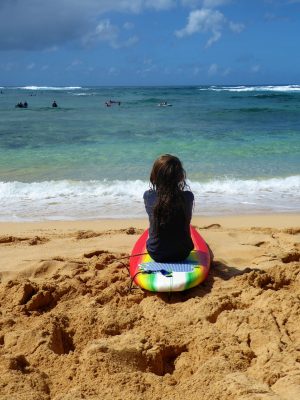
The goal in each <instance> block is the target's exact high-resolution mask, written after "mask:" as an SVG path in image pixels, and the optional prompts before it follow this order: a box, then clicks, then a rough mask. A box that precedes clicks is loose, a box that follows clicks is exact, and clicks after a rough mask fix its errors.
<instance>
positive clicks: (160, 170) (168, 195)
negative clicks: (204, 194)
mask: <svg viewBox="0 0 300 400" xmlns="http://www.w3.org/2000/svg"><path fill="white" fill-rule="evenodd" d="M150 182H151V186H152V187H151V190H148V191H146V192H145V193H144V202H145V207H146V211H147V213H148V215H149V222H150V228H149V239H148V241H147V250H148V252H149V254H150V255H151V257H152V258H153V259H154V260H155V261H158V262H171V261H181V260H184V259H185V258H186V257H187V256H188V255H189V253H190V251H191V250H192V249H193V247H194V246H193V242H192V239H191V236H190V222H191V217H192V209H193V203H194V195H193V193H192V192H190V191H186V190H184V189H185V188H186V183H185V171H184V169H183V167H182V164H181V162H180V160H179V159H178V158H177V157H174V156H171V155H169V154H165V155H163V156H161V157H159V158H158V159H157V160H156V161H155V163H154V165H153V168H152V171H151V175H150Z"/></svg>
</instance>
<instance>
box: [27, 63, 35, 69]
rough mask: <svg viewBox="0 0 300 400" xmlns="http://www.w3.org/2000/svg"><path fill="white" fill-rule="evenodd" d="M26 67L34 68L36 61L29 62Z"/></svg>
mask: <svg viewBox="0 0 300 400" xmlns="http://www.w3.org/2000/svg"><path fill="white" fill-rule="evenodd" d="M26 68H27V69H29V70H31V69H34V68H35V63H30V64H28V65H27V67H26Z"/></svg>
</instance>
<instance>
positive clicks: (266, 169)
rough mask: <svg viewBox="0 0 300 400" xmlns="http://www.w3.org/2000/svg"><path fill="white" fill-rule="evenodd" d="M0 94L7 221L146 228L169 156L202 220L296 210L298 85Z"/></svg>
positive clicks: (1, 213)
mask: <svg viewBox="0 0 300 400" xmlns="http://www.w3.org/2000/svg"><path fill="white" fill-rule="evenodd" d="M0 90H1V94H0V120H1V125H0V204H1V206H0V221H39V220H76V219H97V218H126V217H130V218H132V217H146V213H145V210H144V205H143V192H144V191H145V190H147V189H148V188H149V174H150V170H151V167H152V164H153V161H154V160H155V159H156V158H157V157H158V156H159V155H160V154H163V153H170V154H174V155H177V156H178V157H179V158H180V159H181V160H182V162H183V164H184V167H185V169H186V172H187V178H188V183H189V186H190V188H191V190H192V191H193V192H194V195H195V207H194V214H195V215H231V214H249V213H274V212H275V213H276V212H299V210H300V195H299V193H300V85H282V86H191V87H183V86H178V87H37V86H28V87H2V88H0ZM54 100H55V101H56V102H57V104H58V108H52V107H51V105H52V102H53V101H54ZM109 100H113V101H120V102H121V104H120V105H118V104H117V103H114V104H112V105H111V106H110V107H107V106H106V104H105V102H108V101H109ZM21 101H22V102H24V101H27V102H28V108H27V109H24V108H15V105H16V104H17V103H18V102H21ZM161 102H167V103H168V104H170V106H167V107H160V106H158V105H159V104H160V103H161Z"/></svg>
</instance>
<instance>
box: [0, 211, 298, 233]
mask: <svg viewBox="0 0 300 400" xmlns="http://www.w3.org/2000/svg"><path fill="white" fill-rule="evenodd" d="M218 221H220V222H222V223H223V224H224V225H225V226H227V227H229V226H231V225H232V227H235V226H240V227H242V226H243V225H244V226H245V227H247V226H250V225H251V223H252V221H253V224H254V225H255V226H264V225H265V224H268V226H269V227H275V228H276V227H278V228H280V227H281V228H284V227H288V226H289V225H291V224H296V225H297V224H298V225H300V212H286V213H285V212H284V213H255V214H235V215H213V216H206V215H205V216H201V215H193V217H192V221H191V224H192V225H197V226H198V225H201V224H204V225H205V224H210V223H211V224H212V223H220V222H218ZM131 225H136V226H137V227H139V228H143V227H144V228H146V227H147V225H148V218H147V217H132V218H131V217H130V218H99V219H79V220H42V221H0V234H3V233H2V232H3V230H7V229H8V231H9V232H15V231H17V230H20V231H23V230H27V229H34V228H36V229H43V228H44V227H47V226H48V227H55V226H57V227H63V226H68V229H69V228H73V229H78V228H80V227H82V226H86V227H87V228H89V229H91V228H95V227H98V228H103V229H106V228H107V227H108V226H111V227H112V228H117V227H120V228H122V227H123V228H125V227H128V226H131ZM254 225H253V226H254Z"/></svg>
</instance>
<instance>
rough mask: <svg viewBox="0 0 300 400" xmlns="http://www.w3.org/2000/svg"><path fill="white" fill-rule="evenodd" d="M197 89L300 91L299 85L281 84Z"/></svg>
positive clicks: (219, 90) (216, 90) (218, 90)
mask: <svg viewBox="0 0 300 400" xmlns="http://www.w3.org/2000/svg"><path fill="white" fill-rule="evenodd" d="M199 90H213V91H215V92H222V91H228V92H255V91H257V92H287V93H288V92H300V85H282V86H273V85H268V86H221V87H220V86H210V87H209V88H200V89H199Z"/></svg>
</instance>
